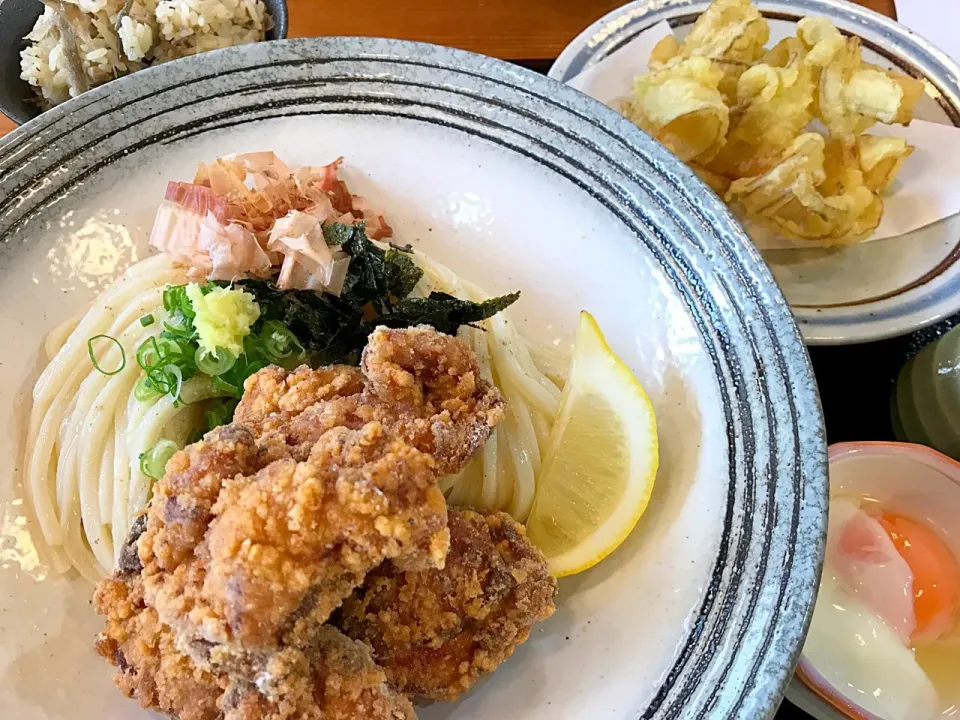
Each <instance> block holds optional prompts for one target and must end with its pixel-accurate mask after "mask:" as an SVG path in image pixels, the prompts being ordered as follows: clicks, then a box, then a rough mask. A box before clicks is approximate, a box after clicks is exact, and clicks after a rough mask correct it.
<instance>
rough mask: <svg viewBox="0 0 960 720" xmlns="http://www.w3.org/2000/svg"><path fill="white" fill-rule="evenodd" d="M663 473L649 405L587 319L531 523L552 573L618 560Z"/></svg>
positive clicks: (580, 330) (583, 320) (529, 530)
mask: <svg viewBox="0 0 960 720" xmlns="http://www.w3.org/2000/svg"><path fill="white" fill-rule="evenodd" d="M657 466H658V442H657V428H656V418H655V417H654V413H653V407H652V405H651V404H650V400H649V398H648V397H647V394H646V392H645V391H644V389H643V387H642V385H641V384H640V382H639V381H638V380H637V379H636V377H634V375H633V373H632V372H630V369H629V368H628V367H627V366H626V365H625V364H624V363H623V361H622V360H620V358H618V357H617V356H616V355H615V354H614V353H613V351H612V350H611V349H610V347H609V346H608V345H607V343H606V341H605V340H604V338H603V335H602V333H601V332H600V328H599V327H598V326H597V323H596V321H595V320H594V319H593V317H591V316H590V314H589V313H587V312H585V311H584V312H582V313H581V316H580V326H579V328H578V331H577V338H576V343H575V346H574V358H573V363H572V366H571V371H570V377H569V380H568V382H567V385H566V387H565V389H564V394H563V399H562V401H561V405H560V413H559V416H558V418H557V421H556V423H555V424H554V427H553V430H552V431H551V436H550V444H549V447H548V450H547V453H546V457H545V459H544V465H543V468H542V470H541V473H540V477H539V479H538V488H537V495H536V499H535V500H534V504H533V509H532V510H531V513H530V517H529V518H528V520H527V533H528V535H529V537H530V539H531V540H532V541H533V542H534V543H536V544H537V545H538V546H539V547H540V549H541V550H543V552H544V554H545V555H546V556H547V560H548V562H549V563H550V569H551V572H553V573H554V574H555V575H557V576H563V575H571V574H573V573H577V572H581V571H582V570H586V569H587V568H589V567H592V566H593V565H595V564H596V563H598V562H600V560H602V559H603V558H604V557H606V556H607V555H609V554H610V553H611V552H613V550H615V549H616V548H617V546H619V545H620V544H621V543H622V542H623V541H624V540H625V539H626V537H627V536H628V535H629V534H630V531H631V530H633V528H634V526H635V525H636V524H637V521H638V520H639V519H640V516H641V515H642V514H643V512H644V510H645V509H646V507H647V504H648V502H649V500H650V494H651V492H652V490H653V484H654V480H655V478H656V473H657Z"/></svg>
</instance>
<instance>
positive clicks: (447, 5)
mask: <svg viewBox="0 0 960 720" xmlns="http://www.w3.org/2000/svg"><path fill="white" fill-rule="evenodd" d="M855 1H856V2H857V3H858V4H860V5H864V6H866V7H869V8H871V9H873V10H876V11H878V12H881V13H883V14H885V15H888V16H890V17H896V10H895V7H894V0H855ZM901 2H909V0H901ZM621 4H623V2H622V0H520V1H519V2H518V1H517V0H405V2H397V1H396V0H354V1H353V4H352V6H351V12H349V13H344V12H343V7H342V5H340V4H339V3H325V2H319V1H318V0H288V6H289V10H290V36H291V37H311V36H318V35H367V36H384V37H396V38H404V39H408V40H422V41H426V42H432V43H438V44H441V45H450V46H453V47H458V48H463V49H466V50H472V51H474V52H479V53H484V54H486V55H492V56H494V57H500V58H504V59H507V60H512V61H515V62H518V63H519V64H522V65H526V66H528V67H532V68H535V69H540V70H546V68H548V67H549V65H550V62H552V60H553V59H554V58H556V57H557V55H559V54H560V51H561V50H563V48H564V47H565V46H566V45H567V43H568V42H570V40H572V39H573V38H574V37H575V36H576V35H577V34H578V33H579V32H580V31H581V30H583V28H585V27H586V26H587V25H589V24H590V23H591V22H593V21H594V20H596V19H597V18H599V17H600V16H602V15H604V14H605V13H607V12H609V11H610V10H613V9H614V8H616V7H618V6H620V5H621ZM13 127H14V125H13V123H12V122H11V121H10V120H8V119H7V118H6V117H4V116H3V115H0V136H2V135H3V134H5V133H7V132H9V131H10V130H12V129H13ZM958 322H960V316H955V317H954V318H951V319H950V320H947V321H945V322H943V323H941V324H940V325H938V326H936V327H933V328H928V329H926V330H924V331H921V332H919V333H915V334H913V335H910V336H907V337H903V338H896V339H894V340H888V341H884V342H880V343H872V344H869V345H861V346H855V347H835V348H811V358H812V360H813V365H814V371H815V373H816V375H817V381H818V383H819V386H820V390H821V395H822V400H823V409H824V416H825V419H826V425H827V439H828V441H829V442H831V443H834V442H841V441H851V440H892V439H893V430H892V428H891V426H890V421H889V413H888V406H887V402H888V397H889V389H890V388H891V387H892V385H893V382H894V379H895V378H896V374H897V372H898V371H899V369H900V368H901V367H902V366H903V363H904V362H905V361H906V359H907V358H908V357H910V356H912V355H913V354H914V353H916V352H917V350H919V348H921V347H923V345H925V344H926V343H927V342H928V341H929V340H931V339H932V338H934V337H937V336H939V335H940V334H942V333H943V332H945V330H946V329H947V328H949V327H952V326H953V325H954V324H957V323H958ZM851 370H852V371H853V372H851ZM807 717H808V716H807V715H806V714H805V713H803V712H801V711H800V710H798V709H797V708H795V707H793V706H792V705H790V703H788V702H784V704H783V706H782V707H781V709H780V712H779V713H778V714H777V720H803V719H805V718H807Z"/></svg>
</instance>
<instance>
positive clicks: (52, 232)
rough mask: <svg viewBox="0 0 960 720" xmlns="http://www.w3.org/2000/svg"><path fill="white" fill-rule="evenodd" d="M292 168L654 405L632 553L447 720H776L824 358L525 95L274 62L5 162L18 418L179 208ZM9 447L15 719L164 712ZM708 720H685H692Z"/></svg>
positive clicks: (85, 111) (724, 228)
mask: <svg viewBox="0 0 960 720" xmlns="http://www.w3.org/2000/svg"><path fill="white" fill-rule="evenodd" d="M260 149H272V150H274V151H276V152H277V153H278V154H279V155H280V157H282V158H283V159H284V160H286V161H287V162H289V163H291V164H320V163H326V162H330V161H331V160H333V159H334V158H336V157H337V156H339V155H343V156H345V157H346V160H347V166H346V170H345V178H346V179H347V180H348V182H349V183H350V185H351V187H352V188H353V190H354V192H358V193H362V194H363V195H365V196H367V197H368V198H369V199H370V200H371V201H372V202H373V203H374V205H375V206H377V207H382V208H384V209H385V210H386V213H387V217H388V218H389V220H390V223H391V225H392V226H393V227H394V228H395V230H396V234H397V239H398V241H400V242H407V241H409V242H411V243H413V244H414V245H415V246H416V247H418V248H421V249H423V250H425V251H426V252H428V253H430V254H431V255H433V256H435V257H436V258H437V259H438V260H440V261H441V262H444V263H447V264H449V265H450V266H451V267H452V268H453V269H454V270H455V271H457V272H459V273H460V274H462V275H463V276H465V277H467V278H469V279H471V280H473V281H475V282H477V283H479V284H480V285H481V286H483V287H485V288H487V289H488V290H489V291H490V292H494V293H496V292H504V291H509V290H514V289H516V288H519V289H521V290H522V291H523V297H522V298H521V300H520V302H519V303H518V304H517V306H516V307H515V308H512V309H511V311H510V312H511V314H512V316H513V317H514V318H515V319H516V320H518V321H519V322H520V323H521V324H522V327H523V328H524V330H525V331H526V332H527V333H528V334H529V335H530V336H531V337H532V338H533V339H535V340H536V341H538V342H542V343H548V344H553V345H556V346H559V347H560V348H568V347H569V345H570V343H571V340H572V337H573V330H574V326H575V323H576V319H577V312H578V311H579V310H580V309H581V308H587V309H589V310H590V311H592V312H593V313H594V314H595V316H596V317H597V319H598V321H599V322H600V324H601V326H602V327H603V328H604V330H605V331H606V333H607V335H608V338H609V340H610V342H611V345H612V346H613V348H614V349H615V350H616V351H617V352H618V353H619V354H621V356H622V357H623V358H624V359H625V361H626V362H627V363H628V364H629V365H630V367H631V368H632V369H633V370H634V371H635V372H636V373H637V375H638V376H639V377H640V379H641V381H642V382H643V383H644V385H645V386H646V388H647V390H648V391H649V393H650V396H651V398H652V400H653V403H654V405H655V407H656V410H657V415H658V422H659V430H660V436H661V438H662V458H661V467H662V468H663V470H662V473H661V475H660V477H659V480H658V482H657V486H656V489H655V491H654V495H653V499H652V502H651V505H650V509H649V510H648V511H647V513H646V515H645V516H644V518H643V519H642V520H641V522H640V525H639V526H638V528H637V529H636V531H635V532H634V533H633V534H632V535H631V537H630V538H629V539H628V541H627V542H626V543H625V544H624V546H623V547H621V548H620V549H619V550H618V551H617V552H616V553H614V554H613V555H612V556H611V557H609V558H608V559H607V560H605V561H604V562H603V563H602V564H600V565H599V566H597V567H596V568H595V569H593V570H591V571H589V572H586V573H583V574H581V575H578V576H576V577H573V578H571V579H568V580H565V581H563V582H561V584H560V597H559V603H558V604H559V610H558V612H557V614H556V615H555V616H554V617H553V618H551V619H550V620H549V621H548V622H546V623H544V624H543V625H542V626H540V627H538V628H537V629H536V631H535V632H534V634H533V637H532V639H531V640H530V641H529V642H528V643H527V644H525V645H524V646H523V647H522V648H520V650H519V651H518V652H517V653H516V655H515V656H514V657H513V658H511V659H510V660H509V662H508V663H507V665H506V666H505V667H504V668H502V669H501V670H500V671H499V672H497V673H496V674H494V675H493V677H492V678H490V679H489V680H488V681H486V682H484V683H482V685H481V686H480V687H478V688H476V689H475V691H474V692H472V693H470V694H468V695H467V696H466V697H464V698H463V699H462V700H461V701H460V702H458V703H456V704H447V705H444V704H435V705H433V706H431V707H429V708H426V709H424V710H422V712H421V717H422V718H424V719H426V720H439V719H440V718H452V719H455V720H472V719H476V718H499V717H510V718H516V719H518V720H527V719H533V718H544V717H557V716H562V717H564V718H570V719H571V720H576V719H580V720H593V719H594V718H599V717H603V718H612V719H616V718H621V719H624V720H625V719H626V718H636V717H637V716H638V715H641V714H643V715H644V716H645V717H651V718H675V717H678V716H680V715H681V714H682V715H683V716H685V717H690V716H696V717H715V718H728V717H738V718H745V719H746V718H749V720H755V719H756V718H761V717H764V716H767V715H770V714H772V713H773V711H774V709H775V708H776V706H777V704H778V702H779V699H780V694H781V692H782V688H783V686H784V684H785V683H786V681H787V679H788V678H789V675H790V673H791V671H792V668H793V664H794V662H795V661H796V658H797V653H798V651H799V646H800V642H801V639H802V637H803V635H804V631H805V629H806V625H807V623H808V621H809V616H810V612H811V609H812V604H813V600H814V595H815V592H816V587H817V582H818V578H819V569H820V563H821V560H822V552H823V539H824V533H825V507H826V506H825V502H826V494H827V486H826V473H825V460H826V449H825V444H824V440H823V432H822V424H821V418H820V412H819V406H818V403H817V399H816V393H815V387H814V383H813V379H812V376H811V373H810V369H809V365H808V362H807V357H806V352H805V350H804V348H803V346H802V343H801V342H800V337H799V334H798V333H797V331H796V327H795V325H794V324H793V322H792V320H791V318H790V315H789V312H788V309H787V307H786V304H785V303H784V301H783V298H782V296H781V295H780V293H779V292H778V291H777V289H776V286H775V284H774V282H773V280H772V278H771V276H770V274H769V272H768V271H767V270H766V268H765V267H764V266H763V263H762V261H761V260H760V258H759V256H758V255H757V254H756V252H755V250H754V249H753V248H752V246H750V245H749V243H747V242H746V240H745V237H744V236H743V234H742V231H741V230H740V229H739V228H738V227H737V225H736V224H735V223H734V222H733V220H732V218H731V217H730V215H729V213H728V212H727V211H726V209H725V208H724V207H723V206H722V204H720V203H719V201H717V200H716V199H715V198H714V197H713V196H711V195H709V194H707V193H704V192H703V190H702V187H701V186H700V185H699V184H698V183H697V182H695V180H694V178H693V175H692V174H691V173H690V172H689V171H688V170H687V169H686V168H684V167H682V166H681V165H680V164H679V163H677V161H676V160H675V159H674V158H673V157H672V156H671V155H670V154H669V153H667V152H666V151H664V150H663V149H662V148H661V147H660V146H659V145H657V144H656V143H653V142H652V141H651V140H650V139H649V138H647V137H646V136H645V135H643V134H642V133H640V132H639V131H638V130H636V129H635V128H633V126H631V125H630V124H629V123H627V122H626V121H625V120H623V119H622V118H620V117H619V116H617V115H616V114H615V113H613V112H611V111H609V110H607V109H605V108H603V107H602V106H600V105H599V104H598V103H595V102H593V101H591V100H589V99H588V98H585V97H583V96H582V95H580V94H579V93H576V92H575V91H573V90H571V89H569V88H565V87H563V86H562V85H559V84H557V83H554V82H552V81H550V80H547V79H545V78H543V77H540V76H536V75H534V74H533V73H530V72H528V71H525V70H522V69H517V68H512V67H510V66H508V65H506V64H504V63H500V62H497V61H493V60H489V59H486V58H481V57H479V56H475V55H470V54H468V53H463V52H459V51H453V50H448V49H444V48H437V47H433V46H426V45H418V44H414V43H402V42H397V41H387V40H373V39H356V38H354V39H342V38H340V39H338V38H329V39H323V40H309V41H306V40H301V41H286V42H274V43H266V44H262V45H259V46H247V47H244V48H234V49H231V50H227V51H222V52H215V53H209V54H205V55H203V56H202V58H188V59H187V60H184V61H176V62H173V63H170V64H169V65H164V66H162V67H159V68H153V69H150V70H147V71H144V72H141V73H137V74H136V75H135V76H131V77H128V78H123V79H121V80H119V81H117V82H115V83H111V84H109V85H108V86H105V87H103V88H99V89H97V90H94V91H92V92H90V93H88V94H85V95H83V96H81V97H80V98H77V99H76V100H74V101H71V102H70V103H67V104H66V105H64V106H60V107H58V108H55V109H54V110H52V111H50V112H48V113H44V114H43V115H42V116H41V117H40V118H38V119H37V120H35V121H32V122H31V123H28V124H27V125H25V126H23V127H22V128H20V129H19V130H18V131H16V132H14V133H13V134H12V135H11V136H10V137H8V138H6V139H5V140H2V141H0V263H2V267H3V270H4V273H3V281H2V282H0V307H3V308H4V312H3V313H2V316H0V337H3V338H4V353H3V357H2V360H0V362H2V363H3V374H2V381H0V406H3V407H8V408H9V407H11V406H13V405H15V404H16V405H17V407H18V416H17V417H18V418H19V419H20V421H21V422H22V418H23V412H24V409H25V408H24V405H25V402H26V400H27V399H28V398H29V393H30V387H31V384H32V382H33V380H34V379H35V378H36V376H37V372H38V367H39V349H40V347H41V344H42V341H43V337H44V335H45V333H46V332H48V331H49V330H50V329H51V328H53V327H54V326H55V325H56V324H57V323H58V322H59V321H60V320H62V319H64V318H66V317H67V316H69V315H71V314H74V313H76V312H78V311H79V310H81V309H82V308H84V306H85V305H86V304H87V303H88V302H89V301H90V299H91V297H92V296H93V294H94V293H95V292H96V291H97V290H98V289H99V288H101V287H103V285H104V284H105V283H107V282H108V281H109V280H110V279H111V278H113V277H114V276H115V275H116V274H117V272H118V271H119V270H120V269H122V268H123V267H124V266H125V265H126V264H128V263H129V262H130V261H131V260H133V259H135V258H138V257H141V256H142V255H143V254H144V253H145V252H147V251H146V249H145V243H144V241H145V239H146V237H147V233H148V231H149V228H150V226H151V223H152V218H153V215H154V212H155V210H156V207H157V204H158V202H159V200H160V198H161V197H162V196H163V191H164V187H165V183H166V182H167V180H169V179H189V178H191V177H192V175H193V173H194V170H195V167H196V164H197V162H198V161H201V160H206V161H209V160H210V159H211V158H214V157H216V156H218V155H223V154H226V153H231V152H243V151H252V150H260ZM22 437H23V432H22V425H18V424H17V423H10V424H8V426H7V431H6V432H5V433H2V434H0V543H2V545H0V553H2V554H0V558H2V560H0V636H2V641H0V718H4V719H5V718H16V720H54V719H60V718H99V719H102V720H119V719H120V718H134V717H142V716H143V715H142V714H140V713H139V712H138V711H137V710H136V707H135V705H134V704H133V703H132V702H131V701H129V700H126V699H124V698H123V697H121V696H120V694H119V692H117V691H116V690H115V689H114V688H113V687H112V686H111V682H110V674H111V672H110V668H109V667H108V666H107V664H106V663H105V662H103V661H101V660H100V659H99V658H97V657H96V656H95V655H94V653H93V651H92V648H91V642H92V639H93V636H94V634H95V632H96V631H97V629H98V627H99V625H100V623H99V622H98V619H97V618H96V617H95V616H94V614H93V612H92V610H91V608H90V605H89V599H90V593H91V588H90V587H89V586H88V585H86V584H85V583H84V582H82V581H79V580H75V579H69V578H60V577H53V576H51V574H50V573H49V571H48V570H47V568H46V567H45V565H44V563H43V560H42V556H38V553H37V551H36V550H35V536H34V535H33V534H32V533H31V530H30V527H29V524H28V521H27V519H26V517H27V508H25V507H24V505H23V502H22V500H21V496H20V493H19V490H18V488H17V486H16V484H15V482H14V481H15V478H16V475H15V467H16V466H17V465H18V464H19V463H18V459H19V457H20V452H21V450H22V448H20V447H19V443H20V442H22ZM688 713H689V714H688Z"/></svg>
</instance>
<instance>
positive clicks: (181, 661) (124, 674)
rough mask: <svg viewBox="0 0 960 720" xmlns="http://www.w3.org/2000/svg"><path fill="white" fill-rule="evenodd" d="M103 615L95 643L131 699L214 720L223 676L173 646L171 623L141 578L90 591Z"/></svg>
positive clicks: (190, 719)
mask: <svg viewBox="0 0 960 720" xmlns="http://www.w3.org/2000/svg"><path fill="white" fill-rule="evenodd" d="M93 600H94V605H95V607H96V610H97V612H98V613H100V614H101V615H105V616H106V624H105V627H104V629H103V631H102V632H101V633H100V634H99V636H98V637H97V640H96V643H95V644H94V648H95V649H96V651H97V653H98V654H100V655H102V656H103V657H105V658H106V659H107V660H108V661H109V662H110V663H111V664H112V665H114V666H116V668H117V672H116V674H115V675H114V683H115V684H116V686H117V687H118V688H120V690H121V691H122V692H123V694H124V695H126V696H127V697H129V698H134V699H136V700H139V701H140V704H141V705H142V706H143V707H145V708H149V709H153V710H159V711H160V712H164V713H167V714H169V715H171V716H173V717H176V718H179V719H180V720H218V718H221V717H222V715H221V714H220V708H219V705H218V703H219V700H220V696H221V695H222V694H223V692H224V690H225V689H226V687H227V684H228V681H227V679H226V678H225V677H221V676H216V675H213V674H211V673H209V672H206V671H204V670H201V669H199V668H198V667H197V666H196V665H195V664H194V663H193V661H192V660H190V658H188V657H186V656H185V655H184V654H183V653H181V652H180V651H179V650H177V647H176V639H175V637H174V634H173V632H171V630H170V628H168V627H167V626H165V625H163V624H162V623H161V622H160V620H159V619H158V618H157V613H156V611H155V610H154V609H153V608H151V607H148V606H147V605H146V604H145V603H144V598H143V585H142V583H141V582H140V579H139V577H136V576H134V577H133V578H132V579H127V580H123V579H113V580H104V581H102V582H101V583H100V584H99V585H98V586H97V591H96V593H95V594H94V596H93Z"/></svg>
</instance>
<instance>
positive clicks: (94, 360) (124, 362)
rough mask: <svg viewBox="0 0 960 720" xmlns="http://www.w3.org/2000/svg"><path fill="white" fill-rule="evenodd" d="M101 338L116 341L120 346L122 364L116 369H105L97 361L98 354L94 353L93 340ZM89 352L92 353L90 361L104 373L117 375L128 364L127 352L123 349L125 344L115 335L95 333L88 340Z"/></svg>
mask: <svg viewBox="0 0 960 720" xmlns="http://www.w3.org/2000/svg"><path fill="white" fill-rule="evenodd" d="M101 338H102V339H104V340H109V341H110V342H112V343H116V345H117V347H118V348H120V366H119V367H117V368H116V369H115V370H104V369H103V368H102V367H100V363H99V362H97V356H96V355H94V353H93V341H94V340H100V339H101ZM87 354H88V355H90V362H92V363H93V367H94V368H95V369H96V370H98V371H99V372H102V373H103V374H104V375H116V374H117V373H118V372H120V371H121V370H123V369H124V368H125V367H126V366H127V353H126V351H125V350H124V349H123V345H121V344H120V341H119V340H117V339H116V338H115V337H110V336H109V335H94V336H93V337H92V338H90V339H89V340H87Z"/></svg>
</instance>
